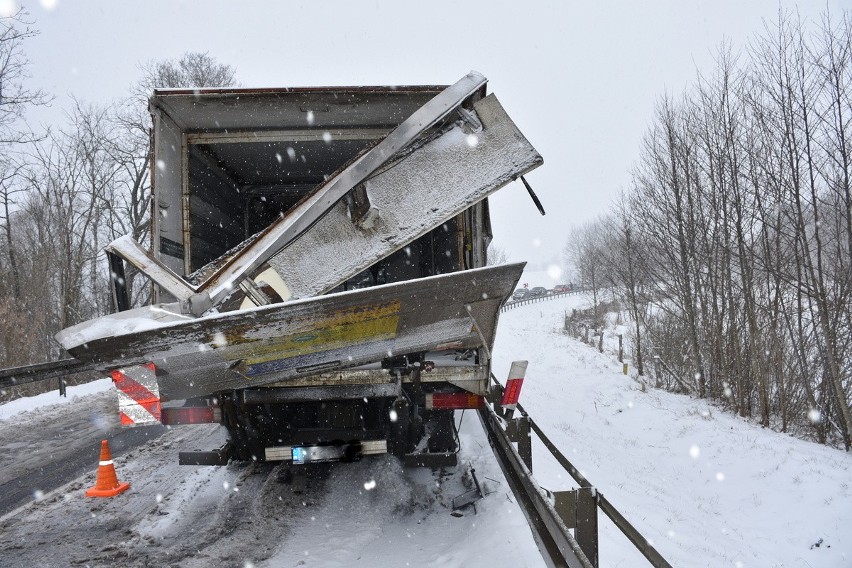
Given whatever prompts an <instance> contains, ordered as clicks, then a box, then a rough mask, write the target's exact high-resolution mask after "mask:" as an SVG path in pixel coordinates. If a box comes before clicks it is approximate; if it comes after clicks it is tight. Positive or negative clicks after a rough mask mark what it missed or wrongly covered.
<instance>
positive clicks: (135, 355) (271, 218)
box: [58, 73, 542, 465]
mask: <svg viewBox="0 0 852 568" xmlns="http://www.w3.org/2000/svg"><path fill="white" fill-rule="evenodd" d="M150 109H151V115H152V117H153V124H154V128H153V155H152V171H151V173H152V187H153V204H152V207H153V211H152V235H151V240H152V251H151V252H150V253H147V252H141V253H140V251H139V250H137V249H138V247H136V248H134V244H133V243H128V241H127V240H124V241H121V242H119V241H117V242H116V243H113V245H111V247H110V248H109V249H108V250H110V251H111V252H113V253H115V254H117V255H119V256H121V257H123V258H124V259H125V260H127V261H129V262H130V263H132V264H134V265H135V266H136V267H137V268H138V269H140V270H142V271H143V272H145V273H146V274H148V275H149V276H150V277H151V278H152V279H153V280H154V281H155V282H156V283H157V284H156V285H155V287H154V288H155V289H154V298H155V306H152V307H147V308H139V309H136V310H129V311H126V312H122V313H119V314H114V315H112V316H106V317H105V318H100V323H93V322H87V323H84V324H80V325H78V326H75V327H73V328H69V329H68V330H64V331H63V332H62V333H61V334H60V335H59V336H58V338H59V339H60V342H61V343H63V345H64V346H65V347H66V348H67V349H69V351H70V352H71V353H72V354H73V355H75V356H76V357H78V358H81V359H86V360H90V361H95V362H98V363H100V364H101V366H102V367H103V368H105V369H110V370H113V369H115V367H116V366H117V363H118V362H120V364H121V367H122V368H123V370H118V371H115V373H118V374H117V375H116V374H115V373H114V376H116V377H118V380H117V384H118V385H119V390H120V391H121V390H122V387H121V380H123V379H129V380H133V381H134V384H139V383H143V384H146V385H147V386H150V387H151V388H150V389H148V390H150V391H153V397H154V398H155V399H156V401H155V403H152V402H147V403H144V404H143V406H145V404H148V405H149V406H151V407H152V408H153V406H154V404H155V405H156V412H154V413H153V416H154V417H155V418H157V419H159V420H160V421H162V422H164V423H172V424H178V423H193V422H207V421H221V422H222V423H223V424H224V425H225V426H226V427H227V429H228V431H229V433H230V436H231V443H230V444H229V446H228V447H227V448H226V451H218V452H196V453H183V454H182V456H181V459H182V461H184V462H185V463H224V462H226V461H227V459H228V457H232V456H233V457H237V458H239V459H257V460H294V461H297V462H299V461H309V460H326V459H341V458H347V457H354V456H357V455H364V454H370V453H378V452H384V451H391V452H393V453H395V454H397V455H399V456H400V457H404V458H405V459H406V461H407V462H408V463H411V464H428V465H442V464H448V463H454V460H455V452H456V451H457V437H456V435H455V430H454V423H453V410H454V409H458V408H474V407H477V406H479V405H481V404H482V403H483V397H484V396H485V395H486V394H487V393H486V391H487V388H488V384H489V376H490V348H491V346H492V345H493V340H494V332H495V330H496V324H497V314H498V312H499V307H500V305H502V303H503V302H504V301H505V300H506V298H507V297H508V295H509V294H510V293H511V291H512V289H513V288H514V287H515V285H516V283H517V281H518V278H519V277H520V273H521V270H522V265H509V266H504V267H497V268H483V267H485V265H486V260H487V258H486V250H487V247H488V244H489V242H490V239H491V226H490V221H489V214H488V201H487V195H489V194H490V193H491V192H493V191H495V190H496V189H498V188H499V187H502V186H503V185H505V184H507V183H510V182H511V181H513V180H514V179H516V178H517V177H519V176H520V175H522V174H524V173H526V172H528V171H530V170H531V169H533V168H535V167H537V166H538V165H540V164H541V162H542V160H541V157H540V156H539V155H538V153H537V152H536V151H535V149H534V148H532V146H530V145H529V143H528V142H527V141H526V140H525V139H524V137H523V136H522V135H521V133H520V132H519V131H518V130H517V128H516V127H515V126H514V124H513V123H512V122H511V120H510V119H509V118H508V116H506V115H505V112H504V111H503V109H502V107H501V106H500V104H499V102H497V100H496V98H494V96H493V95H490V96H486V91H485V79H484V77H482V76H481V75H478V74H476V73H471V74H470V75H468V76H467V77H465V78H463V79H462V81H460V82H459V83H457V84H456V85H453V86H451V87H436V86H419V87H352V88H347V87H329V88H300V89H203V90H157V91H155V93H154V95H153V96H152V98H151V101H150ZM424 117H425V118H424ZM323 200H325V201H324V202H323ZM113 266H114V269H115V272H116V273H118V274H120V273H121V270H122V267H121V266H119V265H116V264H115V262H113ZM472 269H479V270H472ZM120 284H121V279H120V278H116V297H117V298H119V299H120V297H121V285H120ZM368 289H369V290H368ZM121 304H122V302H121V301H119V302H118V305H121ZM96 321H97V320H96ZM140 322H141V323H140ZM148 375H150V376H148ZM120 394H121V393H120ZM146 396H147V395H146ZM126 398H127V397H126V396H125V399H126ZM152 400H153V399H152ZM139 403H140V401H138V400H134V399H133V398H132V397H131V400H125V410H126V412H125V417H126V418H127V419H126V420H125V421H126V422H128V423H130V422H134V423H136V422H144V421H145V418H147V416H146V415H145V413H143V412H141V411H139V412H137V411H138V410H139V409H138V408H134V405H136V404H139ZM147 410H148V409H146V411H147ZM134 412H135V416H136V417H143V418H140V419H137V418H135V417H131V416H130V415H133V414H134ZM148 414H152V413H151V412H148Z"/></svg>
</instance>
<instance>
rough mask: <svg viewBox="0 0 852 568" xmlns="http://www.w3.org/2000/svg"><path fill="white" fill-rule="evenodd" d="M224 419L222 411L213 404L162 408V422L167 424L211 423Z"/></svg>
mask: <svg viewBox="0 0 852 568" xmlns="http://www.w3.org/2000/svg"><path fill="white" fill-rule="evenodd" d="M221 421H222V411H221V410H219V408H217V407H213V406H184V407H178V408H170V407H165V408H163V409H162V417H161V418H160V422H162V423H163V424H165V425H166V426H178V425H181V424H210V423H214V422H221Z"/></svg>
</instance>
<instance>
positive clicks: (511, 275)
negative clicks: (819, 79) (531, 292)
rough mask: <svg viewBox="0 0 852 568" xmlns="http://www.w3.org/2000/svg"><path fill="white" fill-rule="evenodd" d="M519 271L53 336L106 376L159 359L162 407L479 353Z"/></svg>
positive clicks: (108, 319) (120, 317) (117, 317)
mask: <svg viewBox="0 0 852 568" xmlns="http://www.w3.org/2000/svg"><path fill="white" fill-rule="evenodd" d="M523 267H524V264H523V263H520V264H511V265H504V266H496V267H487V268H479V269H474V270H467V271H463V272H456V273H452V274H444V275H439V276H432V277H428V278H421V279H418V280H409V281H405V282H399V283H395V284H387V285H384V286H376V287H373V288H367V289H363V290H355V291H351V292H341V293H338V294H328V295H325V296H319V297H316V298H308V299H304V300H295V301H292V302H286V303H283V304H275V305H271V306H263V307H259V308H249V309H245V310H237V311H233V312H226V313H223V314H214V315H210V316H205V317H202V318H198V319H189V320H188V319H185V318H184V319H182V320H181V321H174V320H168V319H167V320H166V321H165V322H164V323H161V324H159V325H158V324H157V323H156V322H155V321H148V322H147V323H145V324H143V323H141V322H145V320H146V318H150V317H151V316H152V314H154V313H155V312H152V310H151V309H150V308H141V309H138V310H130V311H127V312H121V313H119V314H113V315H109V316H104V317H102V318H98V319H96V320H93V321H92V322H90V327H89V328H85V329H83V330H81V331H79V332H78V333H68V334H64V335H63V334H60V336H58V337H57V339H59V340H60V342H62V344H63V347H65V348H66V349H67V350H68V351H69V352H70V353H71V354H72V355H73V356H74V357H76V358H78V359H80V360H81V361H86V362H90V363H93V364H94V365H96V366H98V367H99V368H103V369H110V368H114V367H116V366H118V365H121V366H123V367H126V366H129V365H134V364H143V363H146V362H153V363H154V364H155V365H156V367H157V369H159V370H160V371H162V373H161V375H160V376H159V377H158V385H159V389H160V394H161V397H162V399H163V400H175V399H182V398H189V397H193V396H204V395H207V394H211V393H214V392H219V391H222V390H226V389H234V388H245V387H252V386H260V385H265V384H270V383H273V382H277V381H286V380H287V379H289V378H298V377H301V376H306V375H309V374H316V373H319V372H322V371H328V370H335V369H343V368H349V367H355V366H358V365H362V364H365V363H373V362H376V361H381V360H382V359H384V358H386V357H389V356H393V355H402V354H406V353H415V352H420V351H430V350H435V349H436V348H437V347H439V346H446V345H451V346H452V348H460V349H473V348H477V347H481V346H482V341H483V339H482V338H483V337H484V338H485V340H486V341H487V342H489V343H493V341H494V333H495V331H496V327H497V317H498V314H499V310H500V306H501V305H502V303H503V302H504V301H505V300H506V298H508V296H509V294H510V293H511V291H512V290H513V289H514V287H515V285H516V284H517V282H518V280H519V278H520V276H521V272H522V271H523ZM470 315H473V316H474V317H475V319H476V321H477V323H478V324H479V326H480V327H481V329H480V330H479V331H481V333H478V332H477V331H476V330H474V329H473V325H472V324H471V321H470ZM128 321H133V322H134V326H133V327H132V328H130V329H128V328H127V326H126V323H127V322H128ZM93 329H95V330H97V331H98V333H97V337H95V336H94V334H93V333H92V332H91V330H93ZM66 331H70V330H66ZM81 339H83V341H80V340H81ZM488 347H490V345H488Z"/></svg>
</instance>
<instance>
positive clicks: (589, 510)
mask: <svg viewBox="0 0 852 568" xmlns="http://www.w3.org/2000/svg"><path fill="white" fill-rule="evenodd" d="M491 378H492V380H493V381H494V383H495V384H496V391H497V392H495V393H494V394H493V395H492V396H491V397H490V398H491V399H492V400H500V397H501V396H502V391H503V386H502V385H501V384H500V382H499V381H498V380H497V379H496V377H494V376H493V375H492V376H491ZM517 410H518V412H519V413H520V416H519V417H517V418H513V417H512V414H513V412H512V411H511V410H502V409H501V408H500V407H499V405H498V404H496V403H495V404H494V408H492V407H491V405H486V406H485V407H484V408H481V409H480V410H479V417H480V420H481V421H482V425H483V428H484V429H485V432H486V433H487V435H488V440H489V443H490V444H491V448H492V451H493V452H494V455H495V456H496V457H497V461H498V462H499V463H500V467H501V469H502V470H503V473H504V475H505V476H506V479H507V480H508V481H509V485H510V487H511V488H512V492H513V493H514V494H515V497H516V498H517V499H518V502H519V504H520V505H521V508H522V510H523V511H524V514H525V515H526V517H527V520H528V521H529V525H530V529H531V530H532V531H533V536H534V538H535V540H536V543H537V544H538V547H539V550H540V551H541V554H542V557H543V558H544V560H545V562H546V563H547V564H548V565H549V566H568V567H569V568H576V567H582V568H590V567H591V568H597V566H598V535H597V511H598V510H600V511H603V513H604V514H605V515H606V516H607V517H609V519H610V520H611V521H612V522H613V524H615V526H616V527H618V529H619V530H620V531H621V532H622V533H623V534H624V535H625V536H626V537H627V539H628V540H630V542H631V543H633V545H634V546H635V547H636V549H637V550H638V551H639V552H640V553H642V555H643V556H644V557H645V558H646V559H647V560H648V562H649V563H650V564H651V565H652V566H654V567H655V568H672V566H671V564H669V563H668V562H667V561H666V560H665V559H664V558H663V557H662V555H660V553H659V552H658V551H657V550H656V549H655V548H654V547H653V546H652V545H651V544H650V543H649V542H648V539H646V538H645V537H643V536H642V535H641V534H640V533H639V531H638V530H637V529H636V527H634V526H633V525H632V524H630V522H628V521H627V519H625V518H624V516H623V515H622V514H621V513H620V512H619V511H618V510H617V509H616V508H615V506H614V505H613V504H612V503H610V501H609V500H608V499H607V498H606V497H604V495H603V494H602V493H600V492H599V491H597V490H596V489H595V487H594V486H593V485H592V484H591V483H590V482H589V480H587V479H586V478H585V477H584V476H583V475H582V474H581V473H580V471H579V470H578V469H577V468H576V467H574V465H573V464H572V463H571V462H570V461H568V458H566V457H565V455H564V454H562V452H560V451H559V449H558V448H557V447H556V445H555V444H554V443H553V442H552V441H551V440H550V439H549V438H548V437H547V435H546V434H545V433H544V432H543V431H542V430H541V428H540V427H539V426H538V424H536V423H535V421H534V420H533V419H532V418H531V417H530V416H529V414H527V412H526V411H525V410H524V408H523V407H522V406H521V405H520V404H518V405H517ZM532 433H535V434H536V436H538V438H539V440H540V441H541V442H542V444H543V445H544V446H545V448H547V450H548V451H549V452H550V454H551V455H552V456H553V457H554V458H555V459H556V461H557V462H558V463H559V464H560V465H561V466H562V467H563V468H564V469H565V471H566V472H567V473H568V474H569V475H570V476H571V477H572V478H574V480H575V481H576V482H577V484H578V485H579V486H580V489H578V490H575V491H560V492H549V491H546V490H544V489H542V488H541V487H539V486H538V485H537V484H536V483H535V480H534V478H533V477H532V439H531V434H532ZM513 443H516V444H517V449H515V447H514V446H513ZM572 528H573V529H574V534H573V535H572V534H571V532H570V531H569V529H572Z"/></svg>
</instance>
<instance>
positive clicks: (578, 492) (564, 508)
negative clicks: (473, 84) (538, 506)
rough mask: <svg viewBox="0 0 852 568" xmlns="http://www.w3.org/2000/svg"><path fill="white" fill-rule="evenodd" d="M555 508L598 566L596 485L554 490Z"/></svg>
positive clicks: (583, 549)
mask: <svg viewBox="0 0 852 568" xmlns="http://www.w3.org/2000/svg"><path fill="white" fill-rule="evenodd" d="M553 496H554V498H555V503H554V508H555V509H556V512H557V513H558V514H559V517H560V518H561V519H562V522H564V523H565V526H566V527H568V528H569V529H574V539H575V540H576V541H577V544H579V545H580V549H581V550H582V551H583V554H585V555H586V558H588V559H589V562H590V563H591V564H592V566H594V567H595V568H597V567H598V499H597V491H596V490H595V488H594V487H581V488H579V489H575V490H573V491H554V492H553Z"/></svg>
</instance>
